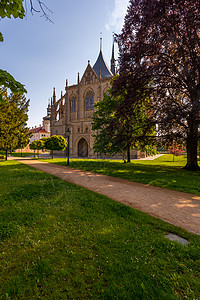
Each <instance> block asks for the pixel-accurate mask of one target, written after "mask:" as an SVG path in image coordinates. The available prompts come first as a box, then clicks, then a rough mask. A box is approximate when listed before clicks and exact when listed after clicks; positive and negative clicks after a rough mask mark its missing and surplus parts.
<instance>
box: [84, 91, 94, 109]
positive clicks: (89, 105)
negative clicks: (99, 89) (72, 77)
mask: <svg viewBox="0 0 200 300" xmlns="http://www.w3.org/2000/svg"><path fill="white" fill-rule="evenodd" d="M93 103H94V99H93V92H92V91H88V92H87V94H86V96H85V110H92V109H93Z"/></svg>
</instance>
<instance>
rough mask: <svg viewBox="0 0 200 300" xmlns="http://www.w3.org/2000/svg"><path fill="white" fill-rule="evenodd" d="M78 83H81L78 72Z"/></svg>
mask: <svg viewBox="0 0 200 300" xmlns="http://www.w3.org/2000/svg"><path fill="white" fill-rule="evenodd" d="M77 82H78V84H79V83H80V78H79V73H78V79H77Z"/></svg>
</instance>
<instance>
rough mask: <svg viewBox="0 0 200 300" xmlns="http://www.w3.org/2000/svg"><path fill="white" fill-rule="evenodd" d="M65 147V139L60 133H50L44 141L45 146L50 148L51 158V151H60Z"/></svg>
mask: <svg viewBox="0 0 200 300" xmlns="http://www.w3.org/2000/svg"><path fill="white" fill-rule="evenodd" d="M66 147H67V141H66V140H65V138H64V137H63V136H61V135H52V136H51V137H49V138H47V139H46V141H45V148H46V149H48V150H51V151H52V152H51V154H52V159H53V151H54V150H56V151H62V150H64V149H65V148H66Z"/></svg>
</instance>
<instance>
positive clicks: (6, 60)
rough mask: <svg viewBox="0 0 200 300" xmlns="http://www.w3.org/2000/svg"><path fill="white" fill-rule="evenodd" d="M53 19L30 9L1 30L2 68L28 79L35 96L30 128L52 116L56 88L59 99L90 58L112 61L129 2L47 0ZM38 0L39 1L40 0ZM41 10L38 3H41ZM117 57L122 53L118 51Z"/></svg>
mask: <svg viewBox="0 0 200 300" xmlns="http://www.w3.org/2000/svg"><path fill="white" fill-rule="evenodd" d="M44 2H45V4H46V5H47V6H48V7H49V8H50V9H51V10H52V12H53V13H52V14H50V18H51V20H52V21H53V22H54V24H52V23H51V22H48V21H46V20H45V19H44V18H43V17H41V14H40V13H39V14H37V13H35V14H34V15H33V16H32V15H31V14H30V12H29V10H28V11H27V14H26V17H25V18H24V19H23V20H20V19H3V20H1V22H0V31H1V32H2V33H3V36H4V42H3V43H1V44H0V68H1V69H3V70H7V71H8V72H9V73H10V74H12V75H13V76H14V77H15V79H16V80H18V81H20V82H21V83H23V84H24V85H25V87H26V89H27V91H28V93H27V98H30V107H29V121H28V126H30V127H32V126H38V125H39V124H41V123H42V118H43V117H44V116H45V115H46V108H47V105H48V99H49V98H50V97H51V96H52V91H53V87H55V88H56V95H57V98H58V97H59V96H60V93H61V90H62V91H63V92H64V88H65V81H66V79H67V80H68V84H69V85H72V84H76V82H77V74H78V72H79V73H80V76H82V75H83V72H84V71H85V68H86V67H87V64H88V60H90V62H91V65H92V66H93V65H94V63H95V61H96V59H97V56H98V54H99V44H100V43H99V39H100V32H102V38H103V54H104V57H105V59H106V62H107V63H108V65H110V58H111V47H112V32H116V33H119V32H120V31H121V28H122V25H123V20H124V16H125V13H126V11H127V6H128V2H129V0H101V1H100V0H84V1H83V0H82V1H81V0H73V1H72V0H57V1H56V0H44ZM35 3H36V2H35ZM36 8H37V7H36ZM116 56H117V51H116Z"/></svg>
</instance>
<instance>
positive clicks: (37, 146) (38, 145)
mask: <svg viewBox="0 0 200 300" xmlns="http://www.w3.org/2000/svg"><path fill="white" fill-rule="evenodd" d="M44 147H45V141H44V140H43V139H40V140H35V141H33V142H31V143H30V149H33V150H34V155H35V150H38V158H39V150H42V149H44Z"/></svg>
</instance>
